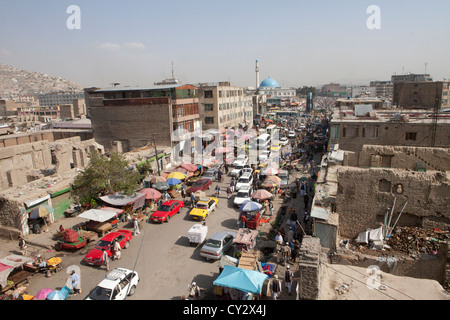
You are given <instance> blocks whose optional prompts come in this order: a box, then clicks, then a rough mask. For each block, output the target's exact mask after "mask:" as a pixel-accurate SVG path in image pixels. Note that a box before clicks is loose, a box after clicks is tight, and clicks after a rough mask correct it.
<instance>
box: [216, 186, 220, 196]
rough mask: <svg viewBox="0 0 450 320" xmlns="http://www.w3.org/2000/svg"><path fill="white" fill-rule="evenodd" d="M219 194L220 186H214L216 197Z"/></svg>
mask: <svg viewBox="0 0 450 320" xmlns="http://www.w3.org/2000/svg"><path fill="white" fill-rule="evenodd" d="M219 196H220V187H219V185H217V186H216V198H218V197H219Z"/></svg>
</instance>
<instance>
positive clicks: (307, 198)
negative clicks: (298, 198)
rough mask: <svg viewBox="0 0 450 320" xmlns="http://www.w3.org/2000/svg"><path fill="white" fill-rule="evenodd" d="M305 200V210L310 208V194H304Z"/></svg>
mask: <svg viewBox="0 0 450 320" xmlns="http://www.w3.org/2000/svg"><path fill="white" fill-rule="evenodd" d="M303 201H304V203H305V210H306V209H307V208H308V203H309V197H308V195H307V194H305V195H304V196H303Z"/></svg>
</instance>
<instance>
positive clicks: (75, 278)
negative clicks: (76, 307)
mask: <svg viewBox="0 0 450 320" xmlns="http://www.w3.org/2000/svg"><path fill="white" fill-rule="evenodd" d="M70 280H71V281H72V288H73V292H74V295H75V296H76V295H77V294H79V293H81V284H80V276H79V275H78V274H77V273H76V272H75V270H72V271H71V272H70Z"/></svg>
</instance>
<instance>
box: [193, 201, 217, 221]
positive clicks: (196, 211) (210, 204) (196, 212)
mask: <svg viewBox="0 0 450 320" xmlns="http://www.w3.org/2000/svg"><path fill="white" fill-rule="evenodd" d="M218 202H219V199H217V198H214V197H209V198H200V200H199V201H198V202H197V203H196V204H195V208H193V209H192V210H191V212H190V213H189V215H190V216H191V217H192V218H193V219H196V220H205V219H206V217H207V216H209V214H210V213H211V212H213V211H214V210H215V209H216V207H217V203H218Z"/></svg>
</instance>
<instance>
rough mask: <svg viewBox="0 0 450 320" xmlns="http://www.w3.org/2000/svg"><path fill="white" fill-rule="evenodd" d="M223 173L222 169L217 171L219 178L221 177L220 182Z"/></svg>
mask: <svg viewBox="0 0 450 320" xmlns="http://www.w3.org/2000/svg"><path fill="white" fill-rule="evenodd" d="M222 175H223V173H222V171H221V170H219V171H218V172H217V178H218V179H219V182H222Z"/></svg>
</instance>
